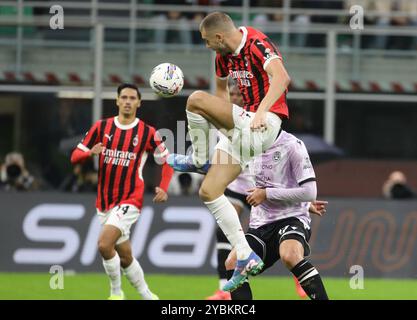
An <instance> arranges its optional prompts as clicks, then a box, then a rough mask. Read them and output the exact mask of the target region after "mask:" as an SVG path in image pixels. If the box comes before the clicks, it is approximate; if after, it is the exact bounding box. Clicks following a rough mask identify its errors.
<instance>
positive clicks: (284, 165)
mask: <svg viewBox="0 0 417 320" xmlns="http://www.w3.org/2000/svg"><path fill="white" fill-rule="evenodd" d="M251 170H253V172H254V174H255V183H256V187H255V188H252V189H251V190H249V192H250V194H249V195H248V197H247V201H248V203H249V204H250V205H251V206H252V210H251V214H250V222H249V229H248V231H247V233H246V239H247V241H248V243H249V245H250V246H251V248H252V250H254V252H256V254H257V255H258V256H260V257H261V258H262V260H263V261H264V262H265V266H264V269H263V270H266V269H268V268H269V267H271V266H272V265H273V264H274V263H275V262H276V261H278V260H279V259H281V260H282V262H283V263H284V265H285V266H286V267H287V268H288V269H289V270H290V271H291V272H292V273H293V274H294V276H295V277H296V278H297V279H298V281H299V282H300V284H301V286H302V287H303V289H304V291H305V292H306V293H307V295H308V296H309V297H310V298H311V299H313V300H327V299H328V297H327V293H326V290H325V288H324V285H323V282H322V280H321V278H320V275H319V273H318V271H317V269H316V268H315V267H314V266H313V265H312V264H311V263H310V262H309V261H308V260H307V259H306V257H308V256H309V255H310V246H309V244H308V240H309V239H310V235H311V229H310V223H311V218H310V215H309V206H310V202H311V201H315V199H316V196H317V186H316V177H315V173H314V169H313V166H312V164H311V162H310V157H309V155H308V152H307V149H306V147H305V145H304V143H303V142H302V141H301V140H299V139H297V138H296V137H295V136H293V135H291V134H289V133H287V132H285V131H281V132H280V134H279V136H278V139H277V140H276V141H275V143H274V144H273V145H272V147H271V148H270V149H268V150H267V151H266V152H265V153H264V154H262V155H261V156H259V157H256V158H255V159H254V161H253V167H252V168H251ZM324 204H325V203H321V204H320V203H319V204H318V205H317V208H316V209H317V210H318V212H319V214H322V213H323V212H325V210H324ZM235 264H236V253H235V250H233V251H232V252H231V253H230V255H229V257H228V259H227V261H226V269H228V270H233V269H234V268H235ZM231 289H232V290H233V289H234V288H231ZM241 291H250V286H249V284H248V283H247V282H246V283H245V284H244V285H243V286H241V287H240V288H238V289H236V290H235V291H233V292H232V299H233V298H234V295H235V294H239V295H241V294H242V292H241Z"/></svg>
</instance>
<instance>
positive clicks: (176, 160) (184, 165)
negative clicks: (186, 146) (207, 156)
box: [167, 153, 210, 174]
mask: <svg viewBox="0 0 417 320" xmlns="http://www.w3.org/2000/svg"><path fill="white" fill-rule="evenodd" d="M167 163H168V165H170V166H171V167H172V168H173V169H174V170H175V171H179V172H197V173H200V174H206V173H207V172H208V170H209V168H210V164H209V163H208V161H207V163H206V164H205V165H203V166H202V167H201V168H199V167H197V166H196V165H195V164H194V162H193V158H192V156H191V155H183V154H176V153H171V154H170V155H169V156H168V158H167Z"/></svg>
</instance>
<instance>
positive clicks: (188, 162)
mask: <svg viewBox="0 0 417 320" xmlns="http://www.w3.org/2000/svg"><path fill="white" fill-rule="evenodd" d="M242 110H243V109H242ZM186 112H187V119H188V129H189V131H188V132H189V134H190V137H191V141H192V144H193V153H192V155H179V154H175V153H173V154H171V155H170V156H169V157H168V159H167V162H168V163H169V165H171V166H172V167H173V168H174V169H175V170H176V171H181V172H200V173H206V172H207V171H208V168H209V165H208V164H207V163H208V160H209V149H208V147H209V129H210V125H209V123H211V124H213V125H214V126H215V127H216V128H217V129H226V130H231V129H233V128H234V122H233V114H232V104H231V103H230V102H228V101H226V100H223V99H220V98H219V97H216V96H214V95H211V94H209V93H206V92H204V91H195V92H193V93H192V94H191V95H190V96H189V97H188V100H187V106H186Z"/></svg>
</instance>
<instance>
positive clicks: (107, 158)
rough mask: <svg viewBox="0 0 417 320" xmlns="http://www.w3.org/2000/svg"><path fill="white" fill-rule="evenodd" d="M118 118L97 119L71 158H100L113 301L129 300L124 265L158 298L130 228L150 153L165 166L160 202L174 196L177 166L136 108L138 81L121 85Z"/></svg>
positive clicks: (102, 245)
mask: <svg viewBox="0 0 417 320" xmlns="http://www.w3.org/2000/svg"><path fill="white" fill-rule="evenodd" d="M116 104H117V106H118V108H119V114H118V116H116V117H112V118H108V119H103V120H100V121H97V122H96V123H95V124H94V125H93V126H92V127H91V129H90V130H89V131H88V132H87V134H86V136H85V137H84V139H83V140H82V141H81V143H79V144H78V146H77V148H76V149H75V150H74V151H73V153H72V156H71V162H72V163H73V164H75V163H78V162H82V161H84V160H86V159H87V158H90V157H92V156H98V160H99V161H98V162H99V172H98V188H97V200H96V207H97V214H98V216H99V219H100V222H101V224H102V225H103V229H102V232H101V234H100V237H99V240H98V249H99V251H100V254H101V255H102V257H103V266H104V269H105V271H106V273H107V275H108V276H109V278H110V285H111V294H110V298H109V299H112V300H121V299H123V298H124V294H123V291H122V289H121V275H120V271H121V269H120V268H122V269H123V271H124V273H125V275H126V277H127V278H128V280H129V282H130V283H131V284H132V285H133V286H134V287H135V288H136V290H137V291H138V292H139V294H140V295H141V296H142V298H143V299H146V300H155V299H157V298H158V297H157V296H156V295H155V294H153V293H152V292H151V291H150V290H149V288H148V285H147V284H146V281H145V278H144V274H143V270H142V268H141V266H140V265H139V262H138V261H137V260H136V259H135V258H134V257H133V256H132V251H131V244H130V241H129V235H130V228H131V226H132V225H133V223H135V222H136V220H137V219H138V218H139V214H140V210H141V209H142V203H143V192H144V182H143V178H142V169H143V166H144V164H145V162H146V158H147V156H148V154H149V153H153V155H154V158H155V160H156V161H157V162H158V163H163V164H162V178H161V182H160V185H159V187H156V188H155V197H154V199H153V200H154V202H164V201H166V200H167V199H168V195H167V190H168V186H169V183H170V181H171V178H172V174H173V170H172V168H171V167H170V166H169V165H167V164H166V162H165V159H166V157H167V155H168V150H167V148H166V146H165V144H164V143H163V141H162V139H161V138H160V136H159V135H158V134H157V132H156V131H155V129H154V128H153V127H151V126H150V125H147V124H146V123H145V122H143V121H142V120H141V119H138V118H136V111H137V109H138V108H139V107H140V105H141V94H140V92H139V90H138V88H137V87H136V86H135V85H133V84H122V85H120V86H119V87H118V88H117V100H116Z"/></svg>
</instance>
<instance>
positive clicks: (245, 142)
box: [215, 104, 282, 170]
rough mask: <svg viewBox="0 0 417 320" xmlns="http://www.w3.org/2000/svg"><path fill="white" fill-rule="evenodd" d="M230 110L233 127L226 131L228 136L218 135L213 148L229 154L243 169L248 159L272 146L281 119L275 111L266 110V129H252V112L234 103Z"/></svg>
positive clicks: (279, 127)
mask: <svg viewBox="0 0 417 320" xmlns="http://www.w3.org/2000/svg"><path fill="white" fill-rule="evenodd" d="M232 112H233V122H234V124H235V127H234V129H233V130H231V132H229V133H228V137H226V135H224V134H220V135H219V142H218V143H217V145H216V147H215V150H222V151H225V152H226V153H227V154H229V155H231V156H232V158H233V163H235V164H240V165H241V167H242V170H244V168H245V167H246V165H247V164H248V163H249V162H250V160H252V159H253V158H254V157H256V156H258V155H260V154H262V153H264V152H265V151H266V150H267V149H269V148H270V147H271V146H272V144H273V143H274V142H275V140H276V138H277V136H278V133H279V131H280V130H281V124H282V120H281V118H280V117H279V116H278V115H276V114H275V113H272V112H268V113H267V116H266V123H267V128H266V130H264V132H260V131H252V130H251V128H250V124H251V121H252V119H253V117H254V116H255V113H254V112H248V111H245V110H244V109H243V108H241V107H239V106H237V105H235V104H234V105H233V111H232Z"/></svg>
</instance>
